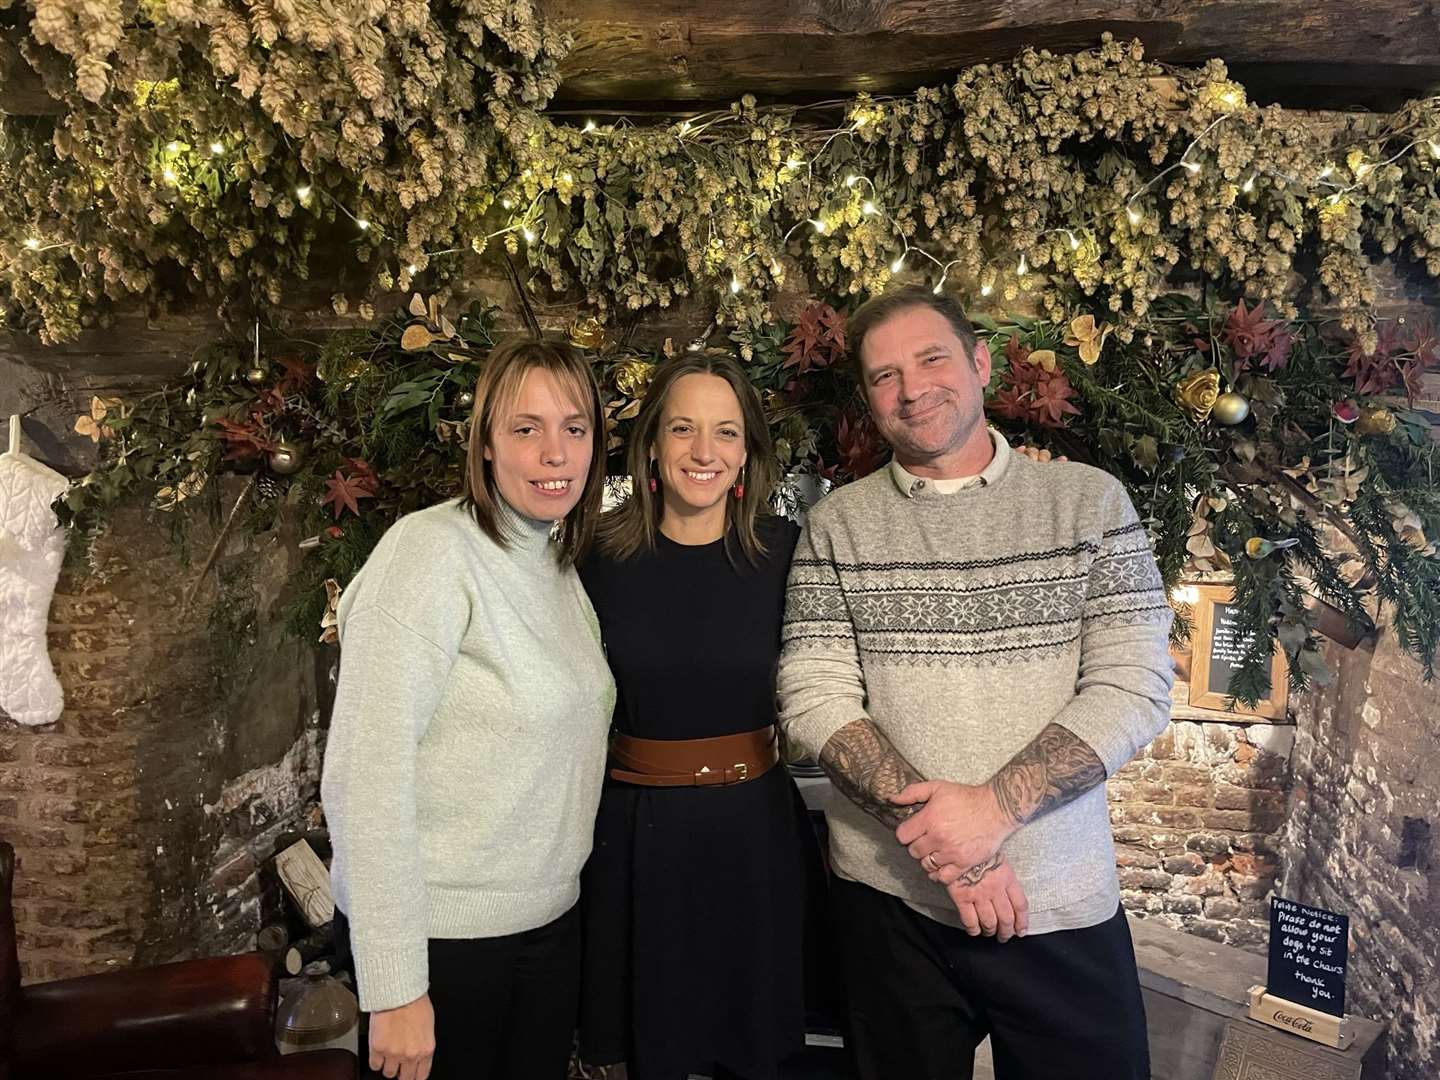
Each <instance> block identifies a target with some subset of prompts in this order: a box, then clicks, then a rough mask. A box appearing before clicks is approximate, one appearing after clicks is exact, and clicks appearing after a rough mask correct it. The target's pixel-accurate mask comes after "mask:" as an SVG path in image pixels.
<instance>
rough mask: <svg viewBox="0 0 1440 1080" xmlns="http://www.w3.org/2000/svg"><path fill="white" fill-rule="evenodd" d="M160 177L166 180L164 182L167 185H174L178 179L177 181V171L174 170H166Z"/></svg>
mask: <svg viewBox="0 0 1440 1080" xmlns="http://www.w3.org/2000/svg"><path fill="white" fill-rule="evenodd" d="M160 176H161V177H162V178H163V179H164V181H165V182H166V183H167V184H173V183H175V181H176V179H177V177H176V175H175V170H174V169H166V170H165V171H164V172H162V173H161V174H160Z"/></svg>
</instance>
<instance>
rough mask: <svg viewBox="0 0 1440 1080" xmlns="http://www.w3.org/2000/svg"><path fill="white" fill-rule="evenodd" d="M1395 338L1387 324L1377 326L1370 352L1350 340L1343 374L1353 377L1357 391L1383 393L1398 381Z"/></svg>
mask: <svg viewBox="0 0 1440 1080" xmlns="http://www.w3.org/2000/svg"><path fill="white" fill-rule="evenodd" d="M1398 338H1399V334H1398V332H1397V331H1396V329H1395V326H1394V325H1393V324H1387V325H1385V326H1383V327H1381V328H1380V332H1379V334H1378V335H1377V336H1376V339H1375V349H1374V351H1373V352H1368V353H1367V352H1365V351H1364V349H1362V348H1361V345H1360V342H1359V341H1356V342H1354V343H1352V344H1351V346H1350V362H1349V364H1347V365H1346V367H1345V377H1346V378H1347V379H1353V380H1355V392H1356V393H1357V394H1383V393H1385V391H1387V390H1389V389H1390V388H1391V387H1392V386H1394V385H1395V384H1396V383H1397V382H1399V381H1400V379H1401V378H1402V375H1401V372H1400V366H1399V364H1397V363H1396V362H1395V357H1394V353H1395V350H1396V348H1397V347H1398V346H1399V344H1400V343H1399V340H1398Z"/></svg>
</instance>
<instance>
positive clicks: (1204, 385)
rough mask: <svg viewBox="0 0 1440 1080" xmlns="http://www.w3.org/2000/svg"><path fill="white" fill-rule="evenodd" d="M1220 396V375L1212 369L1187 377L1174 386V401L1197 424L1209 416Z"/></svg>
mask: <svg viewBox="0 0 1440 1080" xmlns="http://www.w3.org/2000/svg"><path fill="white" fill-rule="evenodd" d="M1219 396H1220V373H1219V372H1218V371H1216V370H1215V369H1214V368H1211V369H1210V370H1209V371H1197V372H1195V374H1193V375H1187V376H1185V378H1183V379H1181V380H1180V381H1179V382H1178V383H1176V384H1175V401H1176V402H1177V403H1178V404H1179V406H1180V407H1181V408H1182V409H1184V410H1185V411H1186V413H1188V414H1189V416H1190V419H1191V420H1194V421H1195V422H1196V423H1197V424H1198V423H1200V422H1201V421H1202V420H1204V419H1205V418H1206V417H1208V416H1209V415H1210V410H1211V409H1213V408H1214V407H1215V399H1216V398H1218V397H1219Z"/></svg>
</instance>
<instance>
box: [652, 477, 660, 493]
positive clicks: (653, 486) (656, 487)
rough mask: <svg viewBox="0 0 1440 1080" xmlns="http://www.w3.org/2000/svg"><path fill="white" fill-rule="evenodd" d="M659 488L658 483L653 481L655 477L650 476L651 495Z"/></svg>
mask: <svg viewBox="0 0 1440 1080" xmlns="http://www.w3.org/2000/svg"><path fill="white" fill-rule="evenodd" d="M659 490H660V485H659V484H658V483H656V482H655V478H654V477H653V476H652V477H650V494H651V495H654V494H655V492H657V491H659Z"/></svg>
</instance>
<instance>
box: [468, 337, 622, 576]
mask: <svg viewBox="0 0 1440 1080" xmlns="http://www.w3.org/2000/svg"><path fill="white" fill-rule="evenodd" d="M537 369H538V370H541V371H548V372H549V373H550V374H551V375H552V376H553V377H554V378H555V381H556V382H557V383H559V384H560V386H561V387H562V388H563V389H564V390H566V391H568V392H569V394H570V395H571V397H572V399H573V401H574V404H575V407H576V408H577V409H579V410H580V411H582V412H583V413H585V415H586V416H587V417H588V418H589V421H590V439H591V448H590V471H589V473H588V474H586V477H585V490H584V492H583V493H582V494H581V495H580V501H579V502H578V503H576V504H575V508H574V509H573V510H571V511H570V513H568V514H566V515H565V518H564V520H563V521H562V522H561V523H560V532H559V538H558V539H559V552H560V561H561V562H562V563H573V562H578V561H579V560H580V559H583V558H584V557H585V553H586V551H588V550H589V548H590V541H591V540H592V538H593V537H594V535H595V523H596V521H597V519H598V518H599V517H600V501H601V499H602V498H603V497H604V491H605V419H604V416H603V414H602V413H601V409H600V387H599V386H598V385H597V384H596V382H595V372H594V371H592V370H591V368H590V365H589V364H588V363H586V362H585V360H584V359H582V358H581V357H580V355H579V354H578V353H576V352H575V350H574V349H572V348H571V347H570V346H569V345H566V344H563V343H561V342H556V341H536V340H534V339H533V338H513V339H511V340H510V341H506V342H504V343H503V344H501V345H498V346H496V348H495V349H493V350H492V351H491V353H490V355H489V356H488V357H487V358H486V360H485V367H484V369H483V370H482V371H481V372H480V378H479V380H477V381H476V383H475V410H474V412H473V413H472V414H471V418H470V444H469V447H468V449H467V451H466V455H465V495H464V497H463V498H462V499H461V505H463V506H464V507H466V508H467V509H468V510H469V511H470V513H471V514H472V515H473V516H474V518H475V523H476V524H477V525H479V526H480V529H481V531H482V532H484V533H485V535H486V536H488V537H490V539H492V540H494V541H495V542H496V543H497V544H500V545H501V546H502V547H504V546H508V544H509V540H510V538H509V537H507V536H506V535H505V534H504V531H503V529H502V527H501V523H500V507H501V506H502V505H504V504H503V500H502V499H501V496H500V492H499V490H498V489H497V488H496V486H495V477H494V476H493V474H492V472H491V468H492V466H491V463H490V462H489V461H487V460H486V458H485V451H486V449H487V448H488V447H489V445H490V437H491V433H492V431H493V430H494V425H495V421H496V418H497V417H498V416H499V415H501V414H502V413H503V412H504V410H506V409H508V408H510V407H511V406H512V405H513V404H514V402H515V400H516V398H518V397H519V396H520V387H521V385H522V384H523V383H524V381H525V376H526V375H528V374H530V372H532V371H535V370H537Z"/></svg>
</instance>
